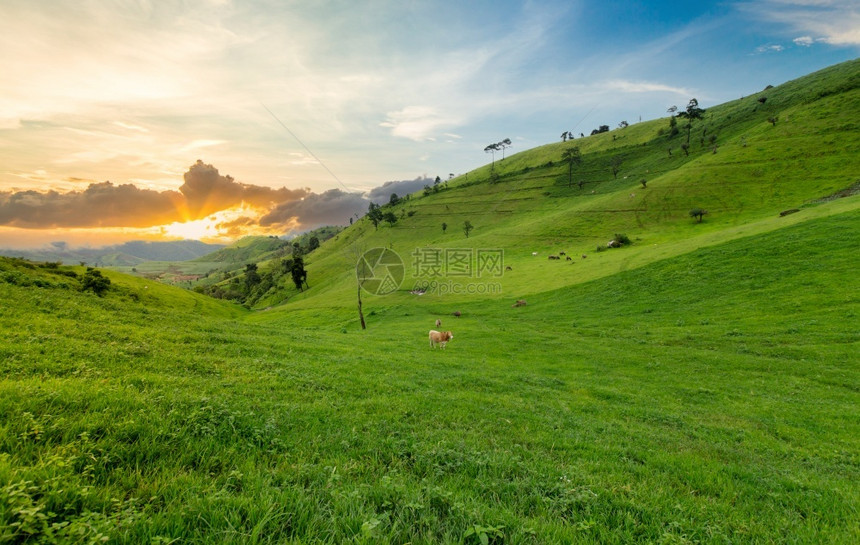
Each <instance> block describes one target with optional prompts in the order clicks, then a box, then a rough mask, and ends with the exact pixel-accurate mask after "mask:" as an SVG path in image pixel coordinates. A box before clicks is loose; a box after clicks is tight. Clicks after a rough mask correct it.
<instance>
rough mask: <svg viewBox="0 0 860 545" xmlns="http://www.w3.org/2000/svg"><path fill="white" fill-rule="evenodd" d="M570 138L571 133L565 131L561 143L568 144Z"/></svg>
mask: <svg viewBox="0 0 860 545" xmlns="http://www.w3.org/2000/svg"><path fill="white" fill-rule="evenodd" d="M568 137H570V131H564V132H563V133H561V141H562V142H567V139H568Z"/></svg>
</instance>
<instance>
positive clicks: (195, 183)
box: [179, 160, 310, 218]
mask: <svg viewBox="0 0 860 545" xmlns="http://www.w3.org/2000/svg"><path fill="white" fill-rule="evenodd" d="M183 178H184V180H185V183H184V184H182V186H181V187H180V188H179V191H181V192H182V194H183V195H184V196H185V199H186V201H187V204H188V211H189V212H190V214H191V216H192V218H203V217H206V216H208V215H209V214H212V213H213V212H217V211H219V210H224V209H227V208H231V207H233V206H236V205H238V204H240V203H242V202H245V203H247V204H250V205H252V206H256V207H259V208H268V207H270V206H272V205H273V204H278V203H283V202H288V201H294V200H297V199H301V198H302V197H304V196H306V195H308V194H309V193H310V190H309V189H287V188H286V187H282V188H280V189H272V188H269V187H261V186H258V185H250V184H242V183H238V182H236V181H235V180H234V179H233V177H232V176H222V175H221V174H219V172H218V169H217V168H215V167H213V166H212V165H207V164H205V163H204V162H203V161H199V160H198V161H197V162H196V163H195V164H194V165H192V166H191V168H189V169H188V172H186V173H185V174H184V176H183Z"/></svg>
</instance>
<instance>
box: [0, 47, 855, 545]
mask: <svg viewBox="0 0 860 545" xmlns="http://www.w3.org/2000/svg"><path fill="white" fill-rule="evenodd" d="M858 72H860V62H857V61H855V62H851V63H845V64H842V65H838V66H835V67H832V68H830V69H828V70H825V71H822V72H820V73H816V74H813V75H810V76H808V77H806V78H801V79H800V80H797V81H795V82H789V83H787V84H785V85H781V86H778V87H774V88H772V89H768V90H766V91H764V92H762V93H759V94H756V95H754V96H751V97H745V98H744V99H741V100H738V101H734V102H732V103H728V104H725V105H721V106H717V107H713V108H709V109H708V112H707V114H706V116H705V119H704V120H702V121H696V122H695V124H694V125H693V130H692V137H691V144H692V149H691V150H690V154H689V156H687V155H686V154H685V153H684V152H683V150H681V149H680V147H679V146H680V143H681V142H682V141H685V140H686V136H685V135H684V134H683V132H682V133H680V134H678V135H675V136H671V137H670V136H669V131H668V130H667V129H668V120H667V119H664V120H657V121H653V122H646V123H640V124H637V125H633V126H630V127H627V128H625V129H617V130H615V131H611V132H609V133H604V134H599V135H595V136H593V137H588V138H583V139H576V140H575V141H574V142H563V143H562V142H558V143H553V144H548V145H546V146H542V147H539V148H536V149H533V150H527V151H524V152H521V153H519V154H515V155H512V156H510V157H508V158H506V159H505V160H504V161H497V162H496V164H495V165H494V166H492V167H491V166H490V165H487V166H486V167H482V168H480V169H477V170H476V171H474V172H471V173H469V174H467V175H465V176H462V177H460V178H458V179H455V180H452V181H450V182H449V184H448V185H447V188H446V189H442V190H441V191H439V192H437V193H432V194H430V195H427V196H423V195H417V194H416V195H412V196H411V198H410V199H408V200H406V201H405V202H402V203H401V204H399V205H397V206H396V207H394V208H393V210H394V211H396V213H397V215H398V217H400V216H405V217H402V218H401V219H400V220H399V221H398V222H397V223H396V224H395V225H394V226H388V225H387V224H384V223H383V224H381V225H380V226H379V228H378V229H375V228H374V227H373V225H371V224H370V222H369V221H368V220H367V219H364V220H361V221H359V222H357V223H356V224H355V225H353V226H351V227H350V228H348V229H346V230H344V231H343V232H341V233H339V234H338V235H337V236H336V237H335V238H333V239H331V240H329V241H327V242H325V243H324V244H323V245H322V246H321V247H320V248H319V249H317V250H315V251H314V252H312V253H310V254H309V255H308V256H307V260H308V263H309V272H310V275H309V278H308V280H309V283H310V289H309V290H306V291H305V292H303V293H297V292H296V291H295V289H294V288H293V289H290V288H289V287H288V285H287V283H286V281H284V282H280V281H279V282H277V283H274V284H273V286H272V288H271V293H268V292H267V295H266V297H268V299H266V298H265V297H264V298H261V299H260V300H259V302H258V304H257V308H258V310H252V311H249V310H246V309H244V308H242V307H241V306H239V305H237V304H232V303H227V302H224V301H219V300H215V299H212V298H209V297H205V296H203V295H200V294H196V293H192V292H191V291H188V290H181V289H179V288H176V287H172V286H166V285H162V284H158V283H155V282H152V281H149V280H146V279H144V278H139V277H132V276H127V275H125V274H121V273H118V272H112V271H103V274H104V275H105V276H106V277H107V278H109V279H110V280H111V284H110V289H108V290H107V291H106V292H104V293H103V296H102V297H99V296H98V295H96V294H95V293H93V292H92V291H86V290H85V287H86V285H87V284H86V281H85V275H86V274H87V271H86V270H85V269H84V268H82V267H64V266H57V265H55V264H43V265H39V264H32V263H28V262H25V261H22V260H15V259H4V258H0V301H2V302H3V304H2V305H0V331H3V336H2V337H0V542H13V543H28V542H48V543H51V542H59V543H66V542H81V543H95V542H101V541H104V540H108V541H110V542H120V543H141V542H149V543H171V542H182V543H186V542H187V543H210V542H223V543H345V542H353V543H428V544H429V543H486V544H489V543H496V544H499V543H517V544H519V543H630V542H642V543H762V542H765V543H771V542H786V541H788V542H797V543H855V542H857V541H858V540H860V525H858V523H857V520H858V517H857V512H858V508H860V493H858V489H857V487H856V484H855V483H856V482H857V481H858V480H860V461H858V457H857V453H858V452H860V421H858V419H857V417H856V407H857V406H858V402H860V392H858V384H860V366H858V359H857V353H858V348H860V346H858V345H860V330H858V328H857V323H858V322H857V313H858V296H857V294H858V293H860V289H858V288H860V285H858V284H860V282H858V278H857V274H856V270H857V257H856V256H857V255H858V250H860V237H857V232H858V230H860V229H858V228H860V211H858V208H860V195H857V194H856V193H857V182H858V178H857V173H858V172H860V169H858V166H860V164H858V161H860V160H858V157H860V155H858V153H857V151H858V149H857V148H858V134H860V133H858V130H857V128H858V127H857V125H856V123H857V121H856V119H858V117H857V116H856V115H847V113H851V112H858V111H860V108H858V105H860V102H858V101H860V94H858V93H860V90H858ZM762 96H766V97H767V100H765V101H764V102H761V101H760V100H759V99H760V98H762ZM768 118H775V119H774V121H775V123H774V122H770V121H768ZM705 127H707V132H706V133H705V135H704V136H705V138H706V143H707V144H708V145H702V144H701V142H700V140H699V138H701V136H700V135H701V131H702V129H703V128H705ZM710 134H716V135H717V138H716V144H715V145H717V152H716V153H714V152H713V146H712V145H710V142H708V141H707V138H708V137H709V135H710ZM571 145H576V146H579V147H580V149H581V151H582V157H583V162H582V165H581V166H578V167H576V170H575V171H574V178H573V180H574V183H573V184H572V187H568V171H567V167H566V166H565V165H562V164H560V163H559V161H560V158H561V153H562V151H563V150H564V149H565V148H566V147H569V146H571ZM670 148H671V149H672V154H671V156H670V154H669V152H668V149H670ZM617 156H622V162H621V169H620V171H619V172H618V173H617V174H618V175H617V178H616V176H614V175H613V173H612V172H611V170H610V169H609V167H610V165H611V164H612V161H613V158H614V157H617ZM491 168H492V169H493V172H494V173H495V174H497V175H498V177H497V179H496V180H495V181H493V182H492V183H491V180H490V170H491ZM641 179H645V180H646V187H642V184H641V183H640V180H641ZM579 181H583V184H582V187H581V188H580V187H579V183H578V182H579ZM696 206H700V207H702V208H705V209H707V210H708V211H709V213H708V214H707V215H706V216H705V217H704V221H703V222H701V223H698V222H696V220H695V219H693V218H691V217H690V216H689V211H690V209H691V208H692V207H696ZM789 209H797V211H796V212H794V213H792V214H788V215H784V216H781V215H780V212H782V211H785V210H789ZM409 212H412V214H411V215H410V214H409ZM467 219H468V220H470V221H471V222H472V223H473V224H474V226H475V229H474V230H473V231H472V232H471V233H470V235H469V237H468V238H467V237H466V235H465V233H464V232H463V230H462V228H461V226H462V224H463V222H464V221H465V220H467ZM443 222H445V223H446V224H447V225H448V228H447V230H446V231H445V232H443V231H442V228H441V225H442V223H443ZM616 233H619V234H620V233H624V234H626V235H628V236H629V238H630V239H631V240H632V242H633V244H632V245H629V246H625V247H622V248H613V249H606V242H607V241H608V240H609V239H610V238H613V237H614V236H615V234H616ZM246 242H247V244H246V246H243V244H245V243H241V244H239V245H238V246H237V247H236V248H235V249H234V250H233V251H232V252H231V253H230V254H229V255H230V256H239V255H241V252H243V251H246V250H245V249H244V248H245V247H247V246H253V245H255V244H256V242H250V241H246ZM263 242H265V240H264V241H263ZM373 247H384V248H391V249H394V250H395V251H396V252H397V253H398V254H399V255H400V256H401V257H402V258H403V260H404V264H405V267H406V277H405V279H404V282H403V284H402V285H401V287H400V288H399V289H398V290H397V291H395V292H394V293H391V294H388V295H378V296H375V295H371V294H367V293H365V294H364V296H363V304H364V312H365V317H366V320H367V323H368V329H367V330H365V331H362V330H361V329H359V327H358V313H357V306H356V303H357V301H356V291H357V285H356V276H355V264H356V261H357V257H358V255H359V254H360V253H361V252H362V251H364V250H367V249H370V248H373ZM598 247H599V248H600V250H601V251H598ZM416 248H418V249H421V248H425V249H431V250H433V249H439V250H441V251H444V250H445V249H452V250H457V249H460V250H470V249H471V250H472V251H474V252H477V251H478V250H482V249H484V250H486V249H489V250H496V249H497V250H501V251H502V253H503V256H504V265H505V266H509V267H511V270H505V271H502V274H501V276H493V275H492V274H487V275H485V276H480V277H478V276H477V275H476V274H475V275H471V276H456V275H451V274H450V272H451V270H455V269H454V268H453V266H452V269H450V270H449V271H448V274H444V275H441V276H438V277H435V276H428V275H427V274H418V275H415V274H413V272H414V271H413V270H412V268H413V261H414V259H415V258H414V257H413V256H414V255H418V256H419V257H420V256H421V255H422V254H420V253H415V251H416ZM562 250H563V251H565V253H566V254H568V255H569V256H570V257H571V258H572V259H571V260H570V261H567V260H565V259H564V258H562V259H561V260H548V259H547V255H548V254H558V253H559V252H560V251H562ZM247 251H248V252H250V250H247ZM274 251H275V253H273V254H268V255H267V254H266V252H263V253H260V252H256V253H253V255H254V260H255V262H257V261H259V263H260V267H259V272H260V273H265V272H266V271H268V270H270V269H271V268H272V267H275V266H277V265H278V264H279V262H280V259H281V256H280V255H278V254H277V251H278V250H277V249H275V250H274ZM533 252H537V253H538V255H537V256H533V255H532V253H533ZM247 255H248V256H250V255H252V254H251V253H248V254H247ZM452 255H454V254H452ZM582 255H585V256H586V257H585V258H583V257H582ZM223 257H225V259H226V258H227V257H228V256H227V255H226V254H225V256H223ZM565 257H566V256H565ZM236 263H239V267H243V266H244V263H242V260H241V259H239V260H238V261H236ZM424 264H425V265H426V263H424ZM200 266H208V262H205V263H204V262H201V263H200ZM90 274H92V273H90ZM281 280H284V279H281ZM231 281H232V279H231ZM427 281H431V282H436V284H435V285H433V286H432V287H433V288H435V289H430V290H428V291H427V292H426V293H425V294H424V295H416V294H412V293H410V290H411V289H412V288H413V287H414V285H415V284H416V283H423V282H427ZM458 286H459V288H460V291H462V293H453V292H454V291H456V289H455V288H457V287H458ZM470 286H471V287H472V288H473V289H471V292H470V289H467V288H469V287H470ZM489 288H492V290H490V289H489ZM518 299H524V300H525V301H526V304H525V305H524V306H516V307H515V306H513V303H514V301H516V300H518ZM277 303H281V304H279V305H277ZM272 305H276V306H274V307H273V308H268V307H270V306H272ZM455 310H456V311H459V312H460V313H461V316H460V317H459V318H455V317H453V316H452V312H453V311H455ZM437 318H441V319H442V322H443V324H442V329H445V330H452V331H453V332H454V339H453V340H452V341H451V343H450V344H449V345H448V347H447V348H446V349H444V350H441V349H436V350H433V349H431V348H430V347H429V346H428V339H427V331H428V330H429V329H430V328H431V327H433V324H434V321H435V320H436V319H437Z"/></svg>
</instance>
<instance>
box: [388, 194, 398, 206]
mask: <svg viewBox="0 0 860 545" xmlns="http://www.w3.org/2000/svg"><path fill="white" fill-rule="evenodd" d="M399 202H400V197H398V196H397V193H392V194H391V197H390V198H389V199H388V204H390V205H392V206H394V205H395V204H397V203H399Z"/></svg>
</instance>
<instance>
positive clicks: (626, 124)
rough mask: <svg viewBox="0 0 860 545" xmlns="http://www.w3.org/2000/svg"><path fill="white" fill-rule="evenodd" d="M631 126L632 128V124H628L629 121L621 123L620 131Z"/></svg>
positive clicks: (619, 125)
mask: <svg viewBox="0 0 860 545" xmlns="http://www.w3.org/2000/svg"><path fill="white" fill-rule="evenodd" d="M629 126H630V123H628V122H627V121H622V122H621V123H619V124H618V128H619V129H626V128H627V127H629Z"/></svg>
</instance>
